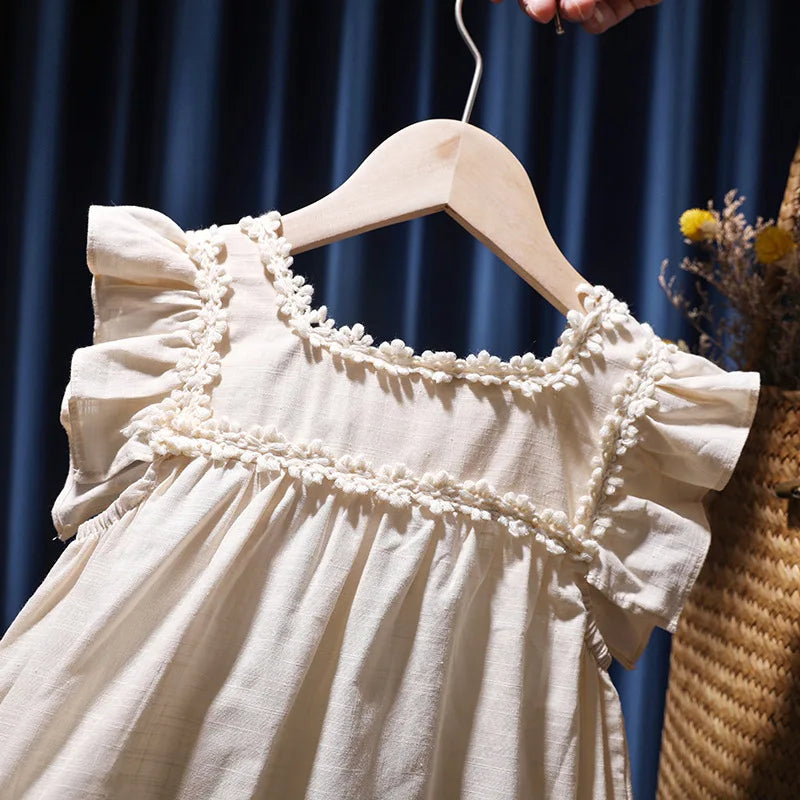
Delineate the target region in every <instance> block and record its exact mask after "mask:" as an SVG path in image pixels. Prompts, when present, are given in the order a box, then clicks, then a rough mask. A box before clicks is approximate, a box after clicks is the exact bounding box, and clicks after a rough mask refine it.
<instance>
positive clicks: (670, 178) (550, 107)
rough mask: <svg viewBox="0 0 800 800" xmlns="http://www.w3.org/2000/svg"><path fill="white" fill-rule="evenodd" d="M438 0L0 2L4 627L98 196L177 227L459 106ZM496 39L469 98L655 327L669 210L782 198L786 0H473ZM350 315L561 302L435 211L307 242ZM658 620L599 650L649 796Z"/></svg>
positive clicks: (480, 338) (293, 188)
mask: <svg viewBox="0 0 800 800" xmlns="http://www.w3.org/2000/svg"><path fill="white" fill-rule="evenodd" d="M452 6H453V4H452V2H451V1H450V0H436V2H434V1H433V0H395V1H394V2H391V1H390V0H374V1H370V0H305V2H303V3H298V2H294V3H291V2H289V0H261V2H250V1H249V0H232V1H231V2H225V3H223V2H222V0H191V1H190V0H170V1H169V2H153V1H152V0H119V1H118V2H115V3H105V2H89V0H71V1H70V0H39V1H38V2H33V0H30V1H29V2H22V0H19V1H18V2H16V3H14V2H12V3H7V4H5V5H4V12H5V13H4V24H3V26H2V27H0V37H2V46H1V47H0V59H1V60H2V67H3V69H2V73H0V74H1V75H2V77H0V92H2V97H0V101H2V108H3V110H4V114H3V120H2V122H1V123H0V137H1V138H0V145H1V146H0V153H1V154H2V155H1V156H0V158H2V162H1V163H2V166H1V167H0V168H1V169H2V181H1V182H0V185H2V195H3V197H4V207H3V213H2V215H0V226H2V243H3V250H4V253H3V255H4V264H5V269H4V274H3V277H4V291H3V295H2V299H3V310H4V313H3V317H2V321H3V336H2V345H1V346H2V348H3V354H2V364H3V370H4V373H3V374H4V380H3V381H2V393H1V394H0V403H2V409H1V410H2V415H1V417H0V425H2V431H3V436H2V440H0V443H1V444H2V452H1V453H0V456H2V457H0V471H1V472H2V474H1V475H0V477H1V478H2V480H0V501H1V502H2V512H3V517H2V526H0V536H2V539H1V540H0V553H2V562H0V563H1V564H2V569H0V589H1V590H2V602H3V607H2V613H3V624H4V629H5V627H7V626H8V625H9V624H10V622H11V621H12V619H13V618H14V617H15V616H16V614H17V613H18V611H19V609H20V608H21V607H22V605H23V604H24V602H25V601H26V600H27V598H28V597H29V596H30V595H31V594H32V593H33V591H34V589H35V588H36V587H37V586H38V584H39V583H40V582H41V580H42V579H43V577H44V576H45V574H46V573H47V571H48V570H49V568H50V567H51V565H52V564H53V563H54V562H55V560H56V559H57V558H58V556H59V555H60V553H61V552H62V551H63V549H64V546H65V545H64V544H63V543H62V542H60V541H54V540H53V534H54V530H53V527H52V523H51V520H50V508H51V506H52V504H53V502H54V500H55V497H56V495H57V494H58V491H59V490H60V488H61V486H62V485H63V482H64V479H65V477H66V473H67V466H68V452H67V440H66V435H65V433H64V431H63V430H62V428H61V426H60V423H59V420H58V416H59V414H58V412H59V403H60V399H61V395H62V393H63V390H64V387H65V386H66V383H67V380H68V371H69V363H70V357H71V355H72V352H73V351H74V350H75V348H77V347H81V346H84V345H87V344H89V343H91V334H92V308H91V298H90V294H89V286H90V279H91V275H90V273H89V271H88V268H87V267H86V264H85V246H86V214H87V209H88V206H89V205H90V204H91V203H98V204H134V205H143V206H148V207H151V208H155V209H158V210H160V211H162V212H164V213H165V214H167V215H169V216H170V217H172V219H174V220H175V221H176V222H177V223H178V224H179V225H181V227H183V228H184V229H189V228H199V227H205V226H207V225H209V224H211V223H212V222H216V223H218V224H223V223H231V222H236V221H238V220H239V218H240V217H242V216H244V215H245V214H253V215H256V214H257V213H260V212H261V211H265V210H268V209H271V208H277V209H279V210H280V211H281V212H284V213H287V212H289V211H291V210H293V209H295V208H299V207H300V206H303V205H306V204H308V203H310V202H312V201H314V200H316V199H317V198H319V197H321V196H322V195H324V194H326V193H328V192H329V191H331V190H332V189H333V188H335V187H336V186H338V185H339V184H340V183H341V182H342V181H344V180H345V179H346V178H347V176H348V175H349V174H350V173H351V172H352V171H353V170H354V169H355V168H356V167H357V166H358V164H359V163H360V162H361V160H362V159H363V158H364V157H365V156H366V155H367V154H368V153H369V152H370V151H371V150H372V149H373V148H374V147H376V146H377V145H378V144H379V143H380V142H381V141H382V140H383V139H385V138H386V137H388V136H389V135H391V134H392V133H393V132H395V131H396V130H398V129H400V128H402V127H405V126H406V125H409V124H411V123H413V122H416V121H418V120H421V119H424V118H429V117H450V118H460V117H461V113H462V110H463V107H464V102H465V100H466V95H467V91H468V88H469V83H470V80H471V76H472V68H473V64H472V60H471V57H470V56H469V53H468V51H467V49H466V47H465V46H464V44H463V42H462V40H461V38H460V37H459V35H458V33H457V30H456V27H455V24H454V21H453V8H452ZM464 15H465V19H466V22H467V25H468V27H469V28H470V30H471V32H472V35H473V37H474V38H475V40H476V42H477V43H478V45H479V47H480V48H481V50H482V52H483V55H484V57H485V60H486V64H485V73H484V79H483V82H482V85H481V88H480V92H479V94H478V99H477V103H476V106H475V110H474V112H473V115H472V118H471V121H472V122H473V123H474V124H476V125H479V126H480V127H483V128H485V129H486V130H488V131H489V132H491V133H492V134H494V135H495V136H497V137H498V138H499V139H501V140H502V141H503V142H505V143H506V144H507V145H508V147H509V148H510V149H511V150H512V151H513V152H514V153H515V154H516V156H517V157H518V158H519V159H520V161H522V163H523V164H524V166H525V167H526V169H527V170H528V172H529V174H530V176H531V179H532V182H533V185H534V187H535V189H536V192H537V195H538V197H539V200H540V203H541V205H542V208H543V211H544V213H545V217H546V219H547V221H548V224H549V225H550V228H551V230H552V232H553V235H554V238H555V239H556V241H557V242H558V243H559V245H560V246H561V248H562V250H563V251H564V252H565V254H566V256H567V258H568V259H569V260H570V261H571V262H572V263H573V264H574V265H575V266H576V267H577V268H578V270H579V271H580V272H581V273H582V274H583V275H584V276H585V277H586V278H587V279H588V280H589V281H591V282H592V283H602V284H605V285H607V286H608V287H609V288H611V289H612V291H613V292H614V293H615V294H616V295H617V296H618V297H620V298H621V299H624V300H626V301H627V302H628V303H629V305H630V306H631V309H632V311H633V313H634V314H635V315H636V316H637V317H638V318H639V319H640V320H643V321H644V320H646V321H648V322H650V323H651V324H652V325H653V327H654V328H655V330H656V332H657V333H659V334H660V335H662V336H664V337H667V338H671V339H676V338H678V337H684V338H687V340H689V341H691V336H690V334H689V331H688V330H687V329H686V326H685V324H684V321H683V319H682V318H681V317H680V315H679V314H678V312H677V311H675V310H674V309H672V307H671V306H670V305H669V304H668V302H667V300H666V298H665V296H664V295H663V293H662V291H661V289H660V288H659V287H658V284H657V275H658V271H659V266H660V263H661V261H662V259H664V258H669V259H670V260H671V262H672V263H673V265H675V266H676V267H677V263H678V261H679V260H680V257H681V255H682V253H683V247H684V246H683V244H682V242H681V237H680V235H679V233H678V230H677V226H676V221H677V217H678V215H679V214H680V212H681V211H682V210H683V209H684V208H686V207H688V206H691V205H701V206H702V205H704V203H705V201H706V199H707V198H711V197H713V198H714V199H715V201H716V202H717V203H719V202H721V200H722V196H723V194H724V192H725V191H726V190H727V189H729V188H734V187H736V188H738V189H739V190H740V191H741V192H742V193H744V194H745V195H746V196H747V197H748V202H747V203H746V204H745V206H744V211H745V212H746V213H747V214H748V215H749V216H750V217H751V218H752V219H754V218H755V216H756V215H758V214H761V215H763V216H765V217H769V216H774V215H775V214H776V213H777V209H778V206H779V203H780V200H781V196H782V189H783V184H784V181H785V177H786V172H787V167H788V164H789V161H790V159H791V156H792V153H793V150H794V146H795V144H796V142H797V137H798V135H799V134H800V96H799V95H798V89H797V87H798V86H800V58H798V45H799V44H800V36H799V35H798V34H799V33H800V6H799V5H798V3H797V2H796V0H783V1H780V0H775V2H764V0H707V1H701V0H664V2H663V4H662V5H661V6H658V7H657V8H655V9H648V10H645V11H641V12H639V13H637V14H636V15H634V16H633V17H632V18H630V19H629V20H627V21H625V22H624V23H623V24H621V25H619V26H618V27H617V28H615V29H613V30H611V31H609V32H607V33H605V34H603V35H602V36H599V37H592V36H590V35H588V34H586V33H584V32H583V31H582V30H581V29H579V28H578V27H576V26H568V31H567V33H566V35H564V36H556V35H555V32H554V29H553V26H552V25H551V26H547V27H543V26H539V25H537V24H536V23H534V22H532V21H531V20H529V19H528V18H527V17H526V16H525V15H524V14H523V13H522V12H521V11H520V9H519V8H518V6H517V3H516V2H515V1H514V0H506V2H505V3H503V4H502V5H500V6H494V5H491V4H490V3H489V2H488V0H466V2H465V10H464ZM303 262H304V269H303V273H304V274H305V275H306V277H307V278H308V279H309V281H310V282H311V283H312V284H313V285H314V287H315V302H316V303H317V304H321V303H325V304H326V305H327V306H328V308H329V309H330V312H331V315H332V316H333V317H335V318H336V320H337V322H338V323H339V324H342V323H350V324H352V322H355V321H361V322H363V323H364V324H365V326H366V327H367V329H368V330H370V331H371V332H372V334H373V335H374V336H375V337H376V340H383V339H391V338H394V337H400V338H402V339H404V340H405V341H407V342H408V343H409V344H411V345H412V346H414V347H415V348H416V349H417V351H421V350H423V349H426V348H430V349H447V350H453V351H455V352H457V353H458V354H459V355H466V354H467V353H468V352H477V351H478V350H479V349H481V348H486V349H488V350H489V351H491V352H493V353H496V354H497V355H500V356H501V357H503V358H509V357H510V356H511V355H513V354H514V353H522V352H525V351H526V350H529V349H532V350H533V351H534V352H537V353H539V354H544V353H547V352H549V351H550V350H551V349H552V348H553V347H554V345H555V343H556V341H555V340H556V337H557V336H558V334H559V333H560V332H561V330H562V329H563V328H564V319H563V317H562V316H561V315H560V314H559V313H558V312H557V311H555V309H553V308H552V307H550V306H549V305H548V304H547V302H546V301H545V300H544V299H543V298H541V297H540V296H539V295H538V294H537V293H536V292H535V291H534V290H533V289H532V288H531V287H530V286H529V285H528V284H526V283H525V282H524V281H523V280H522V279H521V278H520V277H519V276H517V275H516V274H515V273H514V272H513V271H512V270H511V269H509V268H508V267H506V266H505V265H504V264H502V262H500V261H499V260H498V259H496V258H495V257H494V256H493V255H492V254H491V253H490V252H489V251H488V250H487V249H486V248H484V247H483V245H481V244H479V243H478V242H477V241H475V240H473V239H472V238H471V237H470V236H469V234H468V233H466V231H464V230H463V229H461V228H460V227H459V226H458V225H457V224H456V223H455V222H454V221H452V220H451V219H450V218H449V217H447V216H446V215H444V214H436V215H433V216H430V217H427V218H424V219H419V220H414V221H411V222H408V223H404V224H402V225H397V226H394V227H391V228H386V229H383V230H379V231H373V232H371V233H367V234H364V235H362V236H359V237H356V238H353V239H350V240H347V241H344V242H341V243H338V244H336V245H331V246H328V247H324V248H320V249H319V250H315V251H311V252H308V253H306V254H304V256H303ZM669 650H670V636H669V634H667V633H666V632H664V631H661V630H656V631H655V633H654V635H653V637H652V639H651V641H650V644H649V646H648V648H647V650H646V651H645V653H644V655H643V656H642V658H641V661H640V662H639V663H638V665H637V667H636V668H635V669H634V670H631V671H626V670H624V669H623V668H621V667H620V665H619V664H618V663H616V662H615V663H614V664H613V665H612V669H611V673H612V677H613V680H614V682H615V684H616V686H617V687H618V689H619V691H620V694H621V697H622V704H623V711H624V715H625V720H626V726H627V734H628V740H629V746H630V752H631V758H632V768H633V783H634V793H635V796H636V800H646V798H651V797H654V795H655V785H656V775H657V765H658V754H659V746H660V740H661V726H662V721H663V710H664V696H665V691H666V681H667V675H668V668H669Z"/></svg>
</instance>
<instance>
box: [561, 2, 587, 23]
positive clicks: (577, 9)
mask: <svg viewBox="0 0 800 800" xmlns="http://www.w3.org/2000/svg"><path fill="white" fill-rule="evenodd" d="M564 5H565V6H566V7H567V8H568V9H569V10H570V11H571V12H572V13H573V14H575V15H576V16H577V17H578V19H579V20H580V21H581V22H585V21H586V20H585V18H584V16H583V8H582V6H581V4H580V3H579V2H577V0H565V2H564Z"/></svg>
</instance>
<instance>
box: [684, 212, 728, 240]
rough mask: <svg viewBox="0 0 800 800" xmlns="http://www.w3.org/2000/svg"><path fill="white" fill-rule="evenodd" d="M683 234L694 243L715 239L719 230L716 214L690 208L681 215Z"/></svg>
mask: <svg viewBox="0 0 800 800" xmlns="http://www.w3.org/2000/svg"><path fill="white" fill-rule="evenodd" d="M679 223H680V226H681V233H682V234H683V235H684V236H685V237H686V238H687V239H691V240H692V241H693V242H702V241H703V240H704V239H713V238H714V236H715V235H716V233H717V230H718V229H719V224H718V223H717V219H716V217H715V216H714V214H713V213H712V212H711V211H709V210H708V209H705V208H690V209H688V210H687V211H684V212H683V214H681V218H680V221H679Z"/></svg>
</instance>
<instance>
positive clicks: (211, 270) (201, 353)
mask: <svg viewBox="0 0 800 800" xmlns="http://www.w3.org/2000/svg"><path fill="white" fill-rule="evenodd" d="M185 233H186V240H187V241H186V253H187V255H188V256H189V257H190V258H191V259H192V261H194V262H195V264H196V265H197V272H196V274H195V281H194V283H195V288H196V289H197V293H198V295H199V296H200V300H201V301H202V303H201V307H200V311H199V312H198V313H197V316H196V317H195V318H194V319H193V320H192V321H191V322H190V323H189V325H188V326H187V327H188V330H189V331H190V332H191V340H192V344H193V345H194V348H193V349H191V350H189V351H188V352H187V353H186V354H185V355H183V356H182V357H181V358H180V359H179V360H178V363H177V364H176V365H175V368H176V370H177V372H178V376H179V378H180V382H181V385H180V387H179V388H177V389H173V390H172V392H171V393H170V395H169V397H165V398H164V399H163V400H162V401H160V402H159V403H156V404H154V405H152V406H146V407H145V408H144V409H142V411H140V412H139V413H137V414H135V415H134V416H133V417H132V418H131V421H130V422H129V423H128V425H127V426H126V427H124V428H123V429H122V433H123V434H124V435H125V436H128V437H136V438H138V439H139V440H141V441H144V442H145V443H149V442H148V441H147V440H148V437H149V436H150V435H151V434H152V432H153V431H157V430H159V429H160V428H163V427H165V426H170V427H172V428H173V429H174V430H176V431H178V432H179V433H180V432H190V431H192V430H194V429H196V428H197V427H198V426H200V425H202V424H203V422H205V421H207V420H210V419H211V417H212V415H213V412H212V410H211V395H210V393H209V391H208V389H209V387H210V385H211V384H212V383H214V382H216V381H218V380H219V376H220V371H221V361H222V358H221V356H220V354H219V352H218V351H217V345H218V344H219V343H220V342H221V341H222V338H223V337H224V335H225V333H226V331H227V329H228V312H227V309H224V308H223V307H222V302H223V299H224V298H225V295H226V294H227V293H228V291H229V289H228V284H230V282H231V276H230V275H229V274H228V272H227V270H226V269H225V268H224V267H223V266H222V265H221V264H220V263H219V255H220V253H221V251H222V248H223V247H224V246H225V240H224V238H223V236H222V234H221V233H220V232H219V228H218V226H217V225H212V226H210V227H209V228H206V229H204V230H200V231H186V232H185Z"/></svg>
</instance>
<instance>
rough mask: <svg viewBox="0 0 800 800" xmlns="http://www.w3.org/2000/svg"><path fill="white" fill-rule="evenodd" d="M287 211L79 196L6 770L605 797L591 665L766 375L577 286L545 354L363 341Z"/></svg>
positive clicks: (48, 787) (676, 555) (60, 776)
mask: <svg viewBox="0 0 800 800" xmlns="http://www.w3.org/2000/svg"><path fill="white" fill-rule="evenodd" d="M280 223H281V217H280V214H279V213H278V212H277V211H270V212H267V213H264V214H261V215H259V216H257V217H255V218H254V217H244V218H243V219H242V220H240V222H239V223H235V224H230V225H220V226H217V225H212V226H210V227H209V228H207V229H204V230H200V231H184V230H182V229H181V228H180V227H179V226H178V225H177V224H176V223H175V222H174V221H173V220H171V219H170V218H169V217H167V216H165V215H164V214H162V213H161V212H159V211H156V210H154V209H149V208H142V207H139V206H99V205H93V206H91V207H90V209H89V214H88V236H87V264H88V267H89V270H90V271H91V273H92V286H91V291H92V299H93V306H94V316H95V319H94V336H93V343H92V345H90V346H88V347H82V348H79V349H77V350H76V351H75V353H74V355H73V357H72V360H71V364H70V377H69V382H68V384H67V386H66V389H65V392H64V397H63V402H62V406H61V422H62V425H63V426H64V429H65V431H66V432H67V435H68V442H69V454H70V467H69V474H68V476H67V479H66V482H65V485H64V488H63V490H62V491H61V493H60V494H59V496H58V498H57V499H56V501H55V503H54V505H53V508H52V519H53V523H54V526H55V528H56V531H57V532H58V536H59V538H61V539H62V540H63V541H64V542H65V543H66V547H65V549H64V551H63V553H62V554H61V556H60V557H59V559H58V560H57V562H56V563H55V565H54V566H53V567H52V569H51V570H50V572H49V573H48V574H47V576H46V577H45V579H44V581H43V582H42V583H41V585H40V586H39V587H38V588H37V590H36V591H35V592H34V594H33V595H32V596H31V597H30V599H29V600H28V602H27V603H26V604H25V606H24V607H23V608H22V610H21V611H20V613H19V615H18V616H17V618H16V619H15V620H14V622H13V623H12V625H11V626H10V628H9V629H8V630H7V631H6V633H5V635H4V636H3V638H2V640H0V744H2V746H1V747H0V796H1V797H4V798H51V797H52V798H56V797H58V798H59V799H60V800H61V799H67V798H76V799H77V798H81V800H82V799H83V798H88V797H92V798H120V797H135V798H138V800H147V798H192V799H193V800H194V798H198V797H202V798H220V800H222V799H223V798H225V799H227V798H246V797H253V798H255V797H259V798H261V797H276V798H278V797H280V798H301V797H307V798H318V799H322V798H331V800H333V798H336V800H342V799H343V798H359V800H364V799H366V798H375V799H376V800H377V798H380V799H381V800H386V799H387V798H389V799H393V800H406V799H408V800H411V798H437V800H438V799H439V798H474V800H478V799H480V800H487V798H488V799H491V798H497V800H509V799H510V798H557V799H558V800H566V799H567V798H626V800H630V798H631V797H632V792H631V782H630V775H629V763H628V752H627V742H626V739H625V729H624V724H623V718H622V712H621V707H620V703H619V697H618V695H617V693H616V690H615V688H614V686H613V684H612V682H611V680H610V677H609V675H608V672H607V668H608V666H609V663H610V661H611V656H612V655H613V656H614V657H616V658H617V659H618V660H619V661H620V662H621V663H622V664H623V665H624V666H625V667H627V668H633V667H634V665H635V664H636V661H637V659H638V658H639V657H640V655H641V653H642V651H643V650H644V648H645V646H646V644H647V641H648V639H649V636H650V634H651V632H652V630H653V628H654V627H655V626H659V627H662V628H664V629H666V630H668V631H670V632H674V631H675V629H676V626H677V621H678V618H679V616H680V613H681V610H682V608H683V605H684V602H685V600H686V597H687V595H688V592H689V591H690V589H691V587H692V585H693V584H694V581H695V579H696V577H697V574H698V572H699V570H700V567H701V566H702V563H703V560H704V558H705V555H706V552H707V550H708V546H709V541H710V532H709V527H708V522H707V519H706V516H705V512H704V509H703V498H704V496H705V495H706V493H707V492H708V491H709V490H719V489H721V488H723V487H724V486H725V484H726V483H727V481H728V479H729V477H730V475H731V473H732V472H733V469H734V467H735V465H736V462H737V460H738V458H739V454H740V452H741V450H742V447H743V446H744V442H745V440H746V438H747V435H748V432H749V429H750V425H751V423H752V420H753V416H754V413H755V408H756V402H757V399H758V393H759V376H758V374H757V373H755V372H739V371H725V370H723V369H721V368H720V367H718V366H716V365H715V364H713V363H712V362H710V361H708V360H706V359H704V358H702V357H700V356H698V355H695V354H691V353H687V352H684V351H681V350H679V349H678V348H677V347H676V346H675V345H674V344H672V343H669V342H667V341H665V340H663V339H661V338H660V337H658V336H657V335H656V334H655V333H654V331H653V330H652V328H651V327H650V326H649V325H648V324H647V323H644V322H639V321H638V320H637V319H636V318H635V317H634V316H633V315H632V314H631V312H630V310H629V308H628V306H627V305H626V304H625V303H624V302H622V301H621V300H619V299H617V298H616V297H614V295H613V294H612V293H611V292H610V290H608V289H606V288H605V287H603V286H589V285H588V284H584V285H582V286H581V287H579V292H580V293H581V297H582V304H583V306H584V308H585V312H583V313H581V312H576V311H571V312H569V314H568V317H567V325H566V328H565V330H564V333H563V334H562V336H561V337H560V339H559V343H558V345H557V347H556V348H555V349H554V351H553V352H552V353H551V354H549V355H548V356H547V357H546V358H543V359H539V358H537V357H535V356H534V355H533V354H532V353H525V354H521V355H519V356H514V357H513V358H511V359H509V360H506V361H504V360H502V359H500V358H498V357H497V356H494V355H492V354H490V353H487V352H485V351H481V352H480V353H479V354H477V355H470V356H467V357H466V358H459V357H457V356H456V354H454V353H449V352H440V351H437V352H431V351H429V350H426V351H423V352H422V353H417V352H415V351H414V349H413V348H411V347H408V346H407V345H406V344H405V343H404V342H403V341H402V340H399V339H395V340H392V341H390V342H382V343H380V344H379V345H377V346H376V345H375V344H374V343H373V339H372V337H371V336H370V335H369V334H368V333H367V332H366V331H365V330H364V326H363V325H360V324H355V325H353V326H352V327H351V326H347V325H344V326H341V327H337V326H336V325H335V324H334V320H333V319H331V318H329V317H328V316H327V309H326V308H325V307H324V306H321V307H319V308H315V307H314V306H313V305H312V298H313V289H312V287H311V286H310V285H309V284H308V283H307V282H306V281H305V280H304V278H303V277H302V275H301V274H300V273H298V272H297V271H296V270H295V269H293V266H294V264H295V259H293V258H292V257H291V256H290V255H289V253H290V251H291V244H290V243H289V242H287V241H286V240H285V238H283V237H282V236H281V224H280ZM299 259H300V260H301V259H302V257H299Z"/></svg>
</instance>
